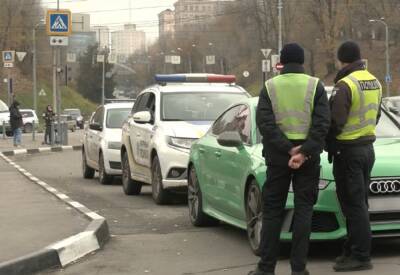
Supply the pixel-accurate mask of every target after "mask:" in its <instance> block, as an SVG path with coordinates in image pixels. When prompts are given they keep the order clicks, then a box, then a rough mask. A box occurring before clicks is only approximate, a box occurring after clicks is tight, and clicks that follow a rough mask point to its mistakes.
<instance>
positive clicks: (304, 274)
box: [292, 269, 310, 275]
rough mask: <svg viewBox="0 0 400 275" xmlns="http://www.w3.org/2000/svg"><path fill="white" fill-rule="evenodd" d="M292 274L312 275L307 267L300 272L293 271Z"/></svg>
mask: <svg viewBox="0 0 400 275" xmlns="http://www.w3.org/2000/svg"><path fill="white" fill-rule="evenodd" d="M292 275H310V272H309V271H308V270H307V269H305V270H304V271H300V272H297V271H292Z"/></svg>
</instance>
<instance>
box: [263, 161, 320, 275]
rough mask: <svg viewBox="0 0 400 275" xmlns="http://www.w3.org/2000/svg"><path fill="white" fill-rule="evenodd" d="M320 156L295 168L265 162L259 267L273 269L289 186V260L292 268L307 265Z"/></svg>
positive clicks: (297, 268)
mask: <svg viewBox="0 0 400 275" xmlns="http://www.w3.org/2000/svg"><path fill="white" fill-rule="evenodd" d="M319 164H320V160H319V158H318V159H313V160H308V161H306V162H305V163H304V164H303V166H301V168H300V169H298V170H293V169H290V168H289V167H288V166H272V165H270V166H268V167H267V180H266V182H265V184H264V187H263V202H264V204H263V225H262V230H261V243H260V248H261V260H260V262H259V263H258V267H259V269H261V270H262V271H265V272H274V270H275V266H276V262H277V258H278V256H279V243H280V232H281V227H282V221H283V215H284V209H285V204H286V199H287V195H288V192H289V186H290V183H291V182H292V184H293V191H294V205H295V209H294V218H293V223H292V231H293V240H292V250H291V256H290V263H291V267H292V270H293V271H296V272H301V271H303V270H304V269H305V267H306V262H307V255H308V246H309V239H310V233H311V219H312V214H313V206H314V204H315V203H316V201H317V198H318V181H319V171H320V166H319Z"/></svg>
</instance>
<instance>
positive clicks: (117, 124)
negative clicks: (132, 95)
mask: <svg viewBox="0 0 400 275" xmlns="http://www.w3.org/2000/svg"><path fill="white" fill-rule="evenodd" d="M129 111H130V109H129V108H118V109H109V110H108V111H107V118H106V127H107V128H122V124H123V123H124V120H125V119H126V118H127V117H128V115H129Z"/></svg>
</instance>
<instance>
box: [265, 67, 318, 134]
mask: <svg viewBox="0 0 400 275" xmlns="http://www.w3.org/2000/svg"><path fill="white" fill-rule="evenodd" d="M297 77H298V76H297ZM304 77H305V78H307V79H308V80H307V85H306V87H301V86H299V87H298V89H299V91H301V92H305V94H304V101H303V102H302V106H303V107H302V109H298V110H281V109H280V107H279V104H278V102H279V100H278V97H279V96H280V94H279V91H277V87H276V79H275V78H273V79H270V80H268V81H267V82H266V87H267V91H268V95H269V98H270V100H271V104H272V109H273V111H274V116H275V120H276V123H277V125H278V127H279V128H280V129H281V130H282V132H284V134H285V135H286V136H287V137H288V138H289V139H305V138H306V137H307V135H308V131H309V129H310V125H311V116H312V110H313V100H314V95H315V91H316V87H317V84H318V81H319V79H318V78H315V77H310V76H307V75H304ZM280 81H282V80H280ZM287 81H290V79H288V80H287ZM304 89H305V91H304ZM294 92H296V91H294ZM281 100H284V99H282V98H281ZM289 100H290V99H289ZM288 118H295V119H297V120H300V121H301V122H297V123H296V124H289V123H284V120H285V119H288Z"/></svg>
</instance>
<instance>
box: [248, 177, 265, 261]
mask: <svg viewBox="0 0 400 275" xmlns="http://www.w3.org/2000/svg"><path fill="white" fill-rule="evenodd" d="M246 223H247V238H248V240H249V244H250V248H251V250H252V251H253V253H254V254H255V255H260V241H261V227H262V195H261V191H260V187H259V186H258V184H257V182H256V180H252V181H251V183H250V184H249V186H248V188H247V192H246Z"/></svg>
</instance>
